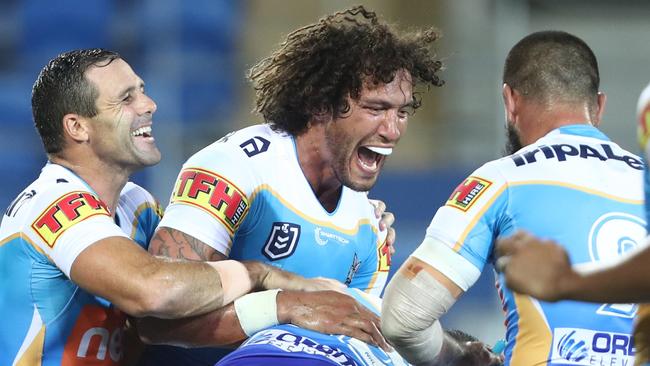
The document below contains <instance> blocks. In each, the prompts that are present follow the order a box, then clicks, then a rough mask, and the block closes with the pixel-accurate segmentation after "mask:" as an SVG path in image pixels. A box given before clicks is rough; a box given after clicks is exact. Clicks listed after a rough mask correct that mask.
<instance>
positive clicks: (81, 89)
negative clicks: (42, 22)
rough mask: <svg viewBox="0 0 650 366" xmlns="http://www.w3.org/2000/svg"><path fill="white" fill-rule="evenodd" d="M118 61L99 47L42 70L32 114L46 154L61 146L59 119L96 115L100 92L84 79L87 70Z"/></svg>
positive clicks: (34, 90) (67, 55)
mask: <svg viewBox="0 0 650 366" xmlns="http://www.w3.org/2000/svg"><path fill="white" fill-rule="evenodd" d="M119 58H121V56H120V55H119V54H117V53H116V52H112V51H107V50H103V49H98V48H95V49H87V50H74V51H70V52H66V53H63V54H61V55H59V56H57V57H56V58H54V59H52V60H51V61H50V62H49V63H48V64H47V65H46V66H45V67H44V68H43V69H42V70H41V72H40V74H39V75H38V78H37V79H36V82H35V83H34V86H33V88H32V114H33V117H34V124H35V125H36V129H37V130H38V133H39V135H40V136H41V140H42V141H43V146H44V147H45V151H46V152H47V153H48V154H56V153H58V152H60V151H61V150H62V149H63V147H64V143H65V142H64V141H65V140H64V137H63V125H62V120H63V117H64V116H65V115H66V114H68V113H76V114H79V115H81V116H84V117H94V116H95V115H96V114H97V106H96V105H95V100H96V99H97V97H98V95H99V92H98V91H97V89H96V87H95V86H94V85H93V84H92V83H91V82H89V81H88V80H87V79H86V77H85V73H86V70H88V68H90V67H91V66H105V65H108V64H110V63H111V62H113V61H114V60H115V59H119Z"/></svg>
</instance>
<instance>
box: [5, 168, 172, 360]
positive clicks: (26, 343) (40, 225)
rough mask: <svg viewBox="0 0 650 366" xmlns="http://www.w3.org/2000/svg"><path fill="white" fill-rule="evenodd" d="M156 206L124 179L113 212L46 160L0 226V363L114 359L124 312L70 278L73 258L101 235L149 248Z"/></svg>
mask: <svg viewBox="0 0 650 366" xmlns="http://www.w3.org/2000/svg"><path fill="white" fill-rule="evenodd" d="M159 219H160V209H159V207H158V205H157V203H156V202H155V200H154V199H153V198H152V197H151V195H150V194H149V193H148V192H147V191H145V190H144V189H142V188H141V187H139V186H137V185H135V184H133V183H127V184H126V186H125V187H124V189H123V190H122V192H121V195H120V200H119V203H118V206H117V209H116V212H115V218H113V217H112V216H111V213H110V212H109V210H108V208H107V207H106V205H105V204H104V203H103V202H102V201H101V200H99V198H98V197H97V196H96V195H95V193H94V192H93V190H92V189H91V188H90V187H89V186H88V185H87V184H86V183H85V182H84V181H83V180H81V178H79V177H78V176H76V175H75V174H74V173H73V172H71V171H70V170H68V169H66V168H64V167H62V166H60V165H56V164H47V165H46V166H45V167H44V168H43V170H42V172H41V175H40V176H39V178H38V179H37V180H36V181H34V182H33V183H32V184H31V185H29V186H28V187H27V188H26V189H25V190H24V191H23V192H22V193H20V194H19V195H18V197H17V198H16V199H15V200H14V201H13V202H12V203H11V204H10V206H9V207H8V208H7V210H6V212H5V214H4V216H3V218H2V224H1V225H0V312H2V314H6V317H5V320H4V321H3V322H2V325H0V350H1V352H0V364H2V365H43V366H46V365H89V364H93V365H119V364H120V361H121V360H122V358H123V352H124V345H123V344H122V343H121V339H122V333H123V327H124V321H125V319H126V318H125V316H124V314H123V313H121V312H120V311H119V310H117V309H115V308H113V307H112V306H111V304H110V303H109V302H108V301H106V300H105V299H102V298H100V297H96V296H93V295H92V294H90V293H88V292H86V291H84V290H82V289H81V288H79V287H78V286H77V285H76V284H75V283H74V282H72V281H71V280H70V269H71V267H72V264H73V262H74V261H75V259H76V258H77V256H78V255H79V253H81V251H83V250H84V249H85V248H87V247H88V246H90V245H91V244H93V243H95V242H96V241H98V240H101V239H104V238H107V237H112V236H122V237H130V238H132V239H134V240H135V241H137V242H138V244H139V245H140V246H142V247H143V248H145V249H146V247H147V245H148V241H149V239H150V238H151V236H152V235H153V232H154V230H155V228H156V225H157V224H158V221H159Z"/></svg>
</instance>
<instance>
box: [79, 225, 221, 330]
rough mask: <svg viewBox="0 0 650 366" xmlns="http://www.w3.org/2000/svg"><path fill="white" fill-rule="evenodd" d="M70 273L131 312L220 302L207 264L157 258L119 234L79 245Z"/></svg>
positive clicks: (166, 313) (187, 310)
mask: <svg viewBox="0 0 650 366" xmlns="http://www.w3.org/2000/svg"><path fill="white" fill-rule="evenodd" d="M70 277H71V279H72V280H73V281H74V282H75V283H77V284H78V285H79V286H80V287H82V288H83V289H85V290H87V291H89V292H90V293H93V294H96V295H99V296H102V297H104V298H106V299H108V300H109V301H111V302H112V303H114V304H115V305H116V306H117V307H119V308H120V309H122V310H123V311H125V312H126V313H128V314H130V315H133V316H157V317H162V318H177V317H185V316H191V315H197V314H203V313H206V312H209V311H211V310H214V309H217V308H219V307H221V306H223V305H224V303H223V300H224V297H223V291H222V283H221V277H220V275H219V272H218V271H217V270H215V268H214V267H212V266H211V265H210V264H208V263H196V262H193V263H190V262H169V261H165V260H160V259H157V258H155V257H153V256H151V255H150V254H148V253H147V252H146V251H144V250H143V249H142V248H140V247H139V246H138V245H135V244H134V243H133V242H132V241H130V240H128V239H126V238H123V237H109V238H105V239H102V240H100V241H98V242H96V243H94V244H93V245H90V246H89V247H87V248H86V249H84V250H83V251H82V252H81V253H80V254H79V256H77V258H76V259H75V261H74V263H73V264H72V269H71V272H70Z"/></svg>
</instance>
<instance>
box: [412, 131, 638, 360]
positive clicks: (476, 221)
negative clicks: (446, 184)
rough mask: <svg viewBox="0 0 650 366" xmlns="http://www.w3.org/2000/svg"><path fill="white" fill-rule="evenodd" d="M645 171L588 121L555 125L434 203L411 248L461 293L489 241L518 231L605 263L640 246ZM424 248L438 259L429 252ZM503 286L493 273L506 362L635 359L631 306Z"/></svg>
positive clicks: (487, 258) (586, 262)
mask: <svg viewBox="0 0 650 366" xmlns="http://www.w3.org/2000/svg"><path fill="white" fill-rule="evenodd" d="M642 168H643V163H642V161H641V159H640V158H638V157H637V156H635V155H634V154H631V153H629V152H627V151H625V150H623V149H622V148H620V147H619V146H618V145H616V144H614V143H613V142H611V141H610V140H609V139H608V138H607V137H606V136H605V135H603V134H602V133H601V132H600V131H598V130H597V129H596V128H594V127H592V126H589V125H572V126H565V127H562V128H559V129H556V130H554V131H552V132H550V133H549V134H548V135H546V136H544V137H543V138H541V139H540V140H538V141H537V142H535V143H534V144H532V145H530V146H527V147H525V148H523V149H521V150H520V151H518V152H517V153H515V154H513V155H511V156H508V157H505V158H502V159H499V160H496V161H492V162H489V163H487V164H485V165H483V166H482V167H481V168H479V169H477V170H476V171H475V172H474V173H472V174H471V176H470V177H468V178H467V179H466V180H465V181H464V182H463V183H461V184H460V185H459V186H458V188H456V190H455V191H454V192H453V193H452V195H451V197H450V198H449V200H448V201H447V203H446V205H445V206H443V207H441V208H440V209H439V210H438V212H437V213H436V215H435V217H434V218H433V220H432V221H431V224H430V225H429V227H428V229H427V233H426V236H427V239H426V240H425V243H424V244H423V246H422V247H421V248H422V249H418V250H416V252H414V254H413V255H414V256H415V257H418V258H420V259H422V260H425V261H426V262H428V263H430V264H431V265H432V266H434V267H435V268H437V269H438V270H440V271H441V272H442V273H444V274H445V275H446V276H447V277H449V278H450V279H451V280H452V281H454V282H455V283H456V284H457V285H458V286H459V287H461V288H462V289H463V290H467V289H468V288H469V287H470V286H471V285H472V284H473V283H474V282H475V281H476V279H477V278H478V276H479V274H480V272H481V271H482V270H483V267H484V265H485V264H486V263H491V262H493V254H492V250H493V248H494V243H495V241H496V239H497V238H500V237H507V236H510V235H512V234H514V233H515V232H516V231H517V230H526V231H528V232H530V233H532V234H534V235H536V236H539V237H542V238H547V239H552V240H555V241H557V242H558V243H561V244H562V245H563V246H564V247H565V248H566V250H567V251H568V253H569V256H570V258H571V261H572V264H573V265H575V266H579V267H593V266H598V265H602V264H603V263H606V262H612V261H614V260H617V259H619V258H620V257H621V256H622V255H623V254H625V253H626V252H629V251H631V250H633V249H635V248H637V247H640V246H642V245H645V240H644V237H645V225H646V222H645V217H644V210H643V186H642V183H641V182H642ZM425 246H427V247H428V249H429V250H423V249H424V247H425ZM445 248H447V249H445ZM431 250H434V251H436V252H438V253H440V256H435V257H434V256H432V255H427V254H426V253H431ZM540 260H544V258H540ZM502 283H503V278H502V276H499V278H498V282H497V287H498V289H499V292H500V296H501V299H502V302H503V307H504V311H505V313H506V326H507V333H506V338H507V341H508V346H507V348H506V362H507V363H509V364H513V365H547V364H548V365H557V364H562V365H593V364H597V365H600V364H603V365H604V364H607V365H626V364H628V365H631V364H632V363H633V361H632V359H633V357H634V345H633V341H632V337H631V336H630V334H631V333H632V318H633V316H634V313H635V311H636V309H637V306H636V305H622V304H588V303H581V302H574V301H561V302H557V303H546V302H541V301H537V300H535V299H533V298H530V297H528V296H522V295H519V294H516V293H513V292H511V291H509V290H508V289H507V288H505V287H504V286H502V285H501V284H502Z"/></svg>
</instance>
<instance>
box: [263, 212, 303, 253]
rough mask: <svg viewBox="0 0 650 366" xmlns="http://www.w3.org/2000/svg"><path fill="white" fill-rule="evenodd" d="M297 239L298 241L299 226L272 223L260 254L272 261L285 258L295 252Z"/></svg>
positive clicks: (286, 223)
mask: <svg viewBox="0 0 650 366" xmlns="http://www.w3.org/2000/svg"><path fill="white" fill-rule="evenodd" d="M298 239H300V225H297V224H292V223H290V222H274V223H273V227H272V228H271V233H270V234H269V238H268V239H267V240H266V245H265V246H264V248H263V249H262V253H263V254H264V256H266V258H268V259H270V260H272V261H274V260H278V259H282V258H286V257H288V256H290V255H292V254H293V252H294V251H296V244H297V243H298Z"/></svg>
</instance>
